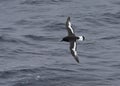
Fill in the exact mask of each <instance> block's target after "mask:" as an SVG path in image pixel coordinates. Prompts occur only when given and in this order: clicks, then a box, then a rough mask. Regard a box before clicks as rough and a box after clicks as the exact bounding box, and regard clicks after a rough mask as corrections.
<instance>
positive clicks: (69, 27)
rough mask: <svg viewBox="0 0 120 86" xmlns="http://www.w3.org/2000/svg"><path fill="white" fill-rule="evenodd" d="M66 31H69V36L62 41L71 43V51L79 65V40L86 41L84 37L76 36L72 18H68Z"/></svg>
mask: <svg viewBox="0 0 120 86" xmlns="http://www.w3.org/2000/svg"><path fill="white" fill-rule="evenodd" d="M66 29H67V31H68V36H66V37H64V38H63V39H62V41H65V42H69V43H70V51H71V54H72V56H73V57H74V58H75V60H76V61H77V62H78V63H79V59H78V55H77V42H76V41H77V40H80V41H83V40H84V39H85V37H84V36H76V35H75V33H74V30H73V28H72V25H71V22H70V17H68V18H67V21H66Z"/></svg>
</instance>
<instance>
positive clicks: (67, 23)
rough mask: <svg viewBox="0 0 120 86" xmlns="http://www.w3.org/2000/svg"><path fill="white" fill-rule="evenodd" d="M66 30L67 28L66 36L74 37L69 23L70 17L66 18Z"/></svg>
mask: <svg viewBox="0 0 120 86" xmlns="http://www.w3.org/2000/svg"><path fill="white" fill-rule="evenodd" d="M66 28H67V31H68V36H72V35H75V34H74V31H73V28H72V25H71V22H70V17H68V18H67V21H66Z"/></svg>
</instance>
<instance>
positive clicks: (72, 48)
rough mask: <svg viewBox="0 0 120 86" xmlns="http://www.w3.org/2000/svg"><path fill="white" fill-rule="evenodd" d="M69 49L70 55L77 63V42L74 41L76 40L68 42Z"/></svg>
mask: <svg viewBox="0 0 120 86" xmlns="http://www.w3.org/2000/svg"><path fill="white" fill-rule="evenodd" d="M70 51H71V54H72V56H73V57H74V58H75V60H76V61H77V62H78V63H79V59H78V56H77V43H76V41H71V42H70Z"/></svg>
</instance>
